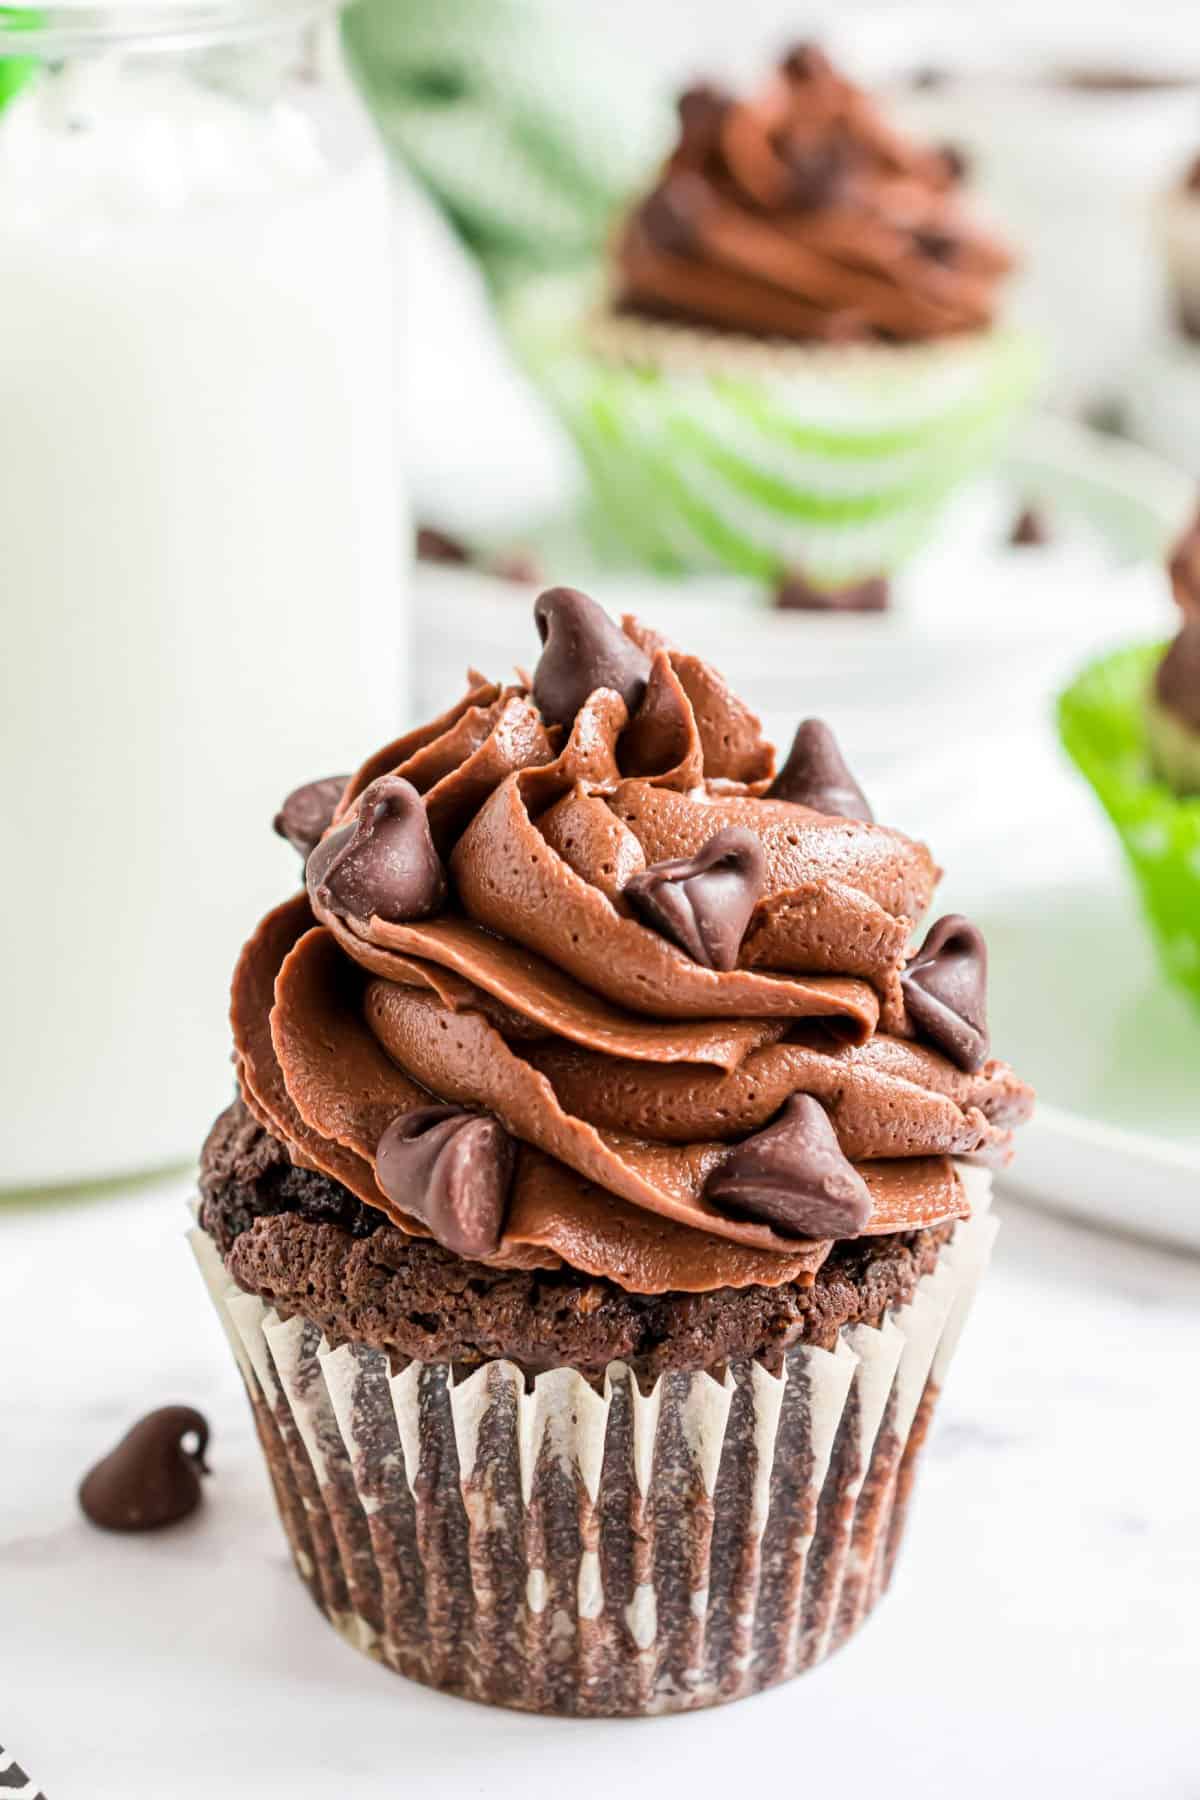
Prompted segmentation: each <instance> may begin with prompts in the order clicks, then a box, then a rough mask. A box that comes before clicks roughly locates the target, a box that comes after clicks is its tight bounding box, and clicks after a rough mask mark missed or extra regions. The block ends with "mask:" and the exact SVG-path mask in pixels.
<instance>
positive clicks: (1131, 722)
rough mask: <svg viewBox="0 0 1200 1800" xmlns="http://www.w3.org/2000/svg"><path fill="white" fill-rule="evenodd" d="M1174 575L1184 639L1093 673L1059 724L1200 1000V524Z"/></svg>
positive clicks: (1171, 959) (1179, 553) (1179, 550)
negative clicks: (1118, 836) (1110, 820)
mask: <svg viewBox="0 0 1200 1800" xmlns="http://www.w3.org/2000/svg"><path fill="white" fill-rule="evenodd" d="M1170 574H1171V585H1172V588H1173V590H1174V593H1175V598H1176V600H1177V601H1178V603H1179V606H1180V608H1181V610H1182V612H1183V624H1182V626H1181V627H1180V630H1179V633H1178V636H1177V637H1176V638H1175V639H1174V641H1173V642H1172V643H1171V644H1170V645H1169V646H1167V647H1166V648H1165V649H1164V647H1163V646H1162V645H1161V644H1151V645H1141V646H1138V647H1136V648H1133V649H1128V650H1121V651H1117V652H1116V653H1114V654H1112V655H1109V656H1106V657H1104V658H1103V659H1102V660H1101V661H1099V662H1097V663H1094V664H1093V665H1092V666H1091V667H1089V668H1088V669H1086V670H1084V672H1083V673H1082V674H1081V675H1080V676H1079V677H1078V679H1077V680H1076V681H1075V682H1074V683H1073V685H1072V686H1071V687H1070V688H1069V689H1068V690H1067V692H1066V693H1065V694H1064V695H1063V696H1062V699H1061V700H1060V702H1059V725H1060V729H1061V732H1062V737H1063V742H1064V743H1065V745H1066V747H1067V749H1068V750H1069V752H1070V753H1071V756H1072V757H1073V758H1074V760H1075V762H1076V763H1077V764H1078V766H1079V768H1080V769H1081V770H1082V771H1083V773H1084V774H1085V775H1086V776H1087V778H1088V780H1089V781H1090V782H1091V783H1092V786H1093V787H1094V788H1095V790H1096V792H1097V794H1098V795H1099V797H1100V800H1101V802H1102V803H1103V805H1104V808H1105V811H1106V812H1107V813H1108V815H1109V817H1110V818H1111V819H1112V821H1113V824H1114V825H1115V826H1116V827H1117V830H1118V831H1119V833H1120V835H1121V843H1122V845H1123V847H1124V850H1125V854H1126V856H1127V858H1128V860H1129V863H1130V866H1131V868H1132V869H1133V872H1134V875H1135V876H1136V878H1137V882H1138V886H1139V888H1140V890H1141V895H1142V901H1143V905H1144V907H1145V912H1146V917H1147V919H1148V921H1149V923H1150V926H1151V929H1152V931H1153V932H1154V936H1155V939H1156V942H1157V944H1158V948H1159V953H1160V956H1161V959H1162V965H1163V968H1164V970H1165V972H1166V973H1167V975H1168V976H1169V977H1170V978H1171V979H1172V980H1173V981H1175V982H1177V983H1178V984H1179V985H1180V986H1181V987H1183V988H1185V989H1186V990H1187V992H1188V993H1190V994H1191V996H1192V997H1193V999H1195V1000H1196V1001H1197V1002H1200V518H1198V519H1197V521H1196V522H1195V523H1194V524H1193V525H1192V527H1191V528H1190V530H1189V531H1188V532H1187V534H1186V535H1185V536H1184V537H1183V539H1182V540H1181V541H1180V543H1179V544H1178V545H1177V546H1176V549H1175V552H1174V554H1173V555H1172V558H1171V563H1170Z"/></svg>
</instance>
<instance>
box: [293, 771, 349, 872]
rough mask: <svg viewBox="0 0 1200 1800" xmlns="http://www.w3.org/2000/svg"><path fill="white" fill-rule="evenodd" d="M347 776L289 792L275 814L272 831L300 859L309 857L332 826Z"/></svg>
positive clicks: (336, 776)
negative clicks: (288, 845)
mask: <svg viewBox="0 0 1200 1800" xmlns="http://www.w3.org/2000/svg"><path fill="white" fill-rule="evenodd" d="M349 779H350V777H349V776H348V775H325V776H323V777H322V778H321V780H320V781H306V782H305V784H304V786H303V787H298V788H293V789H292V791H291V793H290V794H289V795H288V797H287V799H286V800H285V801H284V803H283V805H282V806H281V807H280V809H279V811H278V812H277V813H276V814H275V830H276V831H277V832H278V833H279V836H280V837H281V838H286V839H287V841H288V843H289V844H290V845H291V846H292V849H293V850H298V851H299V852H300V854H301V856H305V857H307V856H311V854H312V852H313V851H314V850H315V849H316V847H317V845H318V844H319V843H320V841H321V839H322V838H323V837H324V836H325V833H326V832H327V831H328V830H329V827H330V825H331V824H332V823H333V815H334V813H335V812H336V811H337V803H338V801H339V800H340V799H341V797H342V795H343V793H344V792H345V791H346V783H347V781H349Z"/></svg>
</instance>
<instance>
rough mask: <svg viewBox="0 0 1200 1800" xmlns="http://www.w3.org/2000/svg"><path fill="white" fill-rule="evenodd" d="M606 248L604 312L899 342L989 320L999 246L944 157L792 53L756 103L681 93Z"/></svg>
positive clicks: (720, 94) (810, 56) (819, 64)
mask: <svg viewBox="0 0 1200 1800" xmlns="http://www.w3.org/2000/svg"><path fill="white" fill-rule="evenodd" d="M679 116H680V137H679V142H678V145H677V147H676V149H675V151H674V152H673V154H672V155H671V157H670V158H669V159H668V161H667V163H666V165H665V167H664V169H663V171H662V174H661V176H660V178H659V180H658V183H657V185H656V186H655V188H654V190H653V191H652V192H651V193H650V194H649V195H648V197H647V198H646V199H645V200H643V201H642V203H641V204H640V205H639V206H638V207H637V209H636V211H635V212H634V213H633V215H632V217H631V218H630V219H629V221H628V223H627V225H626V227H625V229H624V232H623V233H622V236H621V238H620V242H619V244H618V247H617V296H616V298H617V304H618V306H619V308H620V309H621V310H623V311H626V312H633V313H639V314H643V315H648V316H651V317H656V318H665V319H670V320H675V321H679V322H681V323H687V324H692V325H697V326H700V327H705V328H709V329H718V330H731V331H736V332H742V333H748V334H751V335H753V336H756V337H777V338H786V339H793V340H800V341H807V340H824V341H833V342H848V341H862V340H872V339H876V340H877V339H883V340H887V341H893V342H901V343H909V342H916V341H920V340H925V339H936V338H942V337H947V336H950V335H952V334H954V333H958V332H964V331H974V330H979V329H981V328H983V327H986V326H987V325H989V324H990V323H991V321H992V318H993V314H994V311H995V305H996V292H997V287H998V284H999V281H1000V278H1001V277H1002V276H1003V275H1004V274H1006V273H1007V271H1008V270H1009V269H1010V267H1011V266H1012V265H1011V258H1010V256H1009V254H1008V252H1007V250H1006V249H1005V247H1004V246H1003V245H1002V244H1001V243H999V242H997V240H996V239H995V238H993V237H992V236H991V235H990V234H989V233H987V232H986V231H984V230H982V229H981V228H980V227H979V226H978V225H976V224H975V223H974V222H973V221H972V220H971V218H970V217H969V215H968V213H967V212H966V210H965V209H964V208H963V206H962V204H961V202H960V198H959V183H960V176H961V172H962V168H961V162H960V159H959V158H958V157H957V155H956V154H955V153H954V152H953V151H949V150H934V149H924V148H921V147H919V146H916V145H913V144H910V143H908V142H907V141H906V140H905V139H904V138H903V137H902V136H900V135H899V134H898V133H897V132H896V131H895V130H893V128H892V127H891V126H890V125H889V124H888V123H887V122H886V121H885V120H884V118H883V117H882V116H881V114H880V113H879V111H878V109H877V108H876V106H875V105H874V103H873V102H872V101H871V100H870V99H869V98H868V97H867V95H866V94H864V93H863V92H862V91H861V90H860V89H858V88H856V87H855V86H854V85H853V84H852V83H851V82H849V81H847V80H846V79H845V78H844V77H843V76H841V75H839V74H838V73H837V71H836V70H835V69H834V68H833V67H832V66H831V64H830V63H829V61H828V60H827V58H826V57H825V56H824V55H823V54H822V53H821V51H819V50H817V49H815V48H814V47H812V46H808V45H806V46H802V47H801V48H799V49H797V50H794V51H792V52H791V54H790V55H788V56H787V57H785V58H784V60H783V62H782V63H781V64H780V66H779V69H778V70H777V72H776V74H775V75H774V77H773V78H772V79H771V80H770V81H769V82H768V83H767V85H766V86H765V87H764V88H763V89H762V91H761V92H759V93H757V94H755V95H754V96H753V97H752V98H749V99H737V98H734V97H733V96H731V95H729V94H727V93H725V92H724V91H723V90H721V89H719V88H715V87H698V88H693V89H691V90H690V91H689V92H687V93H685V94H684V95H683V97H682V99H681V101H680V104H679Z"/></svg>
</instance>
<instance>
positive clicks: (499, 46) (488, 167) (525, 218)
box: [345, 0, 672, 284]
mask: <svg viewBox="0 0 1200 1800" xmlns="http://www.w3.org/2000/svg"><path fill="white" fill-rule="evenodd" d="M345 31H346V42H347V46H348V49H349V53H350V56H351V59H352V61H353V63H354V66H355V68H356V70H357V72H358V75H359V78H360V80H361V81H362V83H363V86H364V88H365V90H366V93H367V96H368V99H369V100H370V102H371V104H372V106H373V108H374V111H375V114H376V117H377V119H378V121H379V124H380V126H381V128H382V130H383V133H384V136H385V137H386V139H387V141H388V143H389V145H390V147H391V149H392V151H393V152H394V153H395V154H396V155H397V156H399V157H400V158H401V159H402V160H403V161H404V162H405V163H407V164H408V166H409V167H410V168H411V169H413V170H414V171H415V172H416V174H417V175H418V176H419V177H420V178H421V179H422V180H423V181H424V182H425V183H426V185H427V186H428V187H429V188H430V189H431V190H432V192H433V193H434V194H435V195H436V197H437V198H438V200H439V201H440V202H441V204H442V205H443V207H444V208H445V209H446V211H447V213H448V214H449V215H450V217H451V219H452V220H453V221H454V223H455V225H456V226H457V227H458V229H459V231H460V232H461V233H462V235H463V237H464V238H465V239H466V241H467V242H468V243H469V244H470V246H471V247H472V249H473V250H474V251H475V252H476V253H477V255H478V256H479V257H480V259H481V260H482V261H483V263H484V265H485V267H486V268H487V271H488V273H489V275H490V276H491V277H492V279H493V280H494V281H496V282H497V283H498V284H503V283H505V282H507V281H508V280H510V279H514V278H519V277H520V276H522V275H524V274H528V273H532V272H536V271H542V270H547V269H555V268H563V267H570V266H572V265H574V264H578V263H580V262H581V261H584V260H586V259H587V258H589V257H591V256H594V255H595V254H596V252H597V251H598V250H599V249H600V247H601V246H602V244H603V242H604V238H605V234H606V232H607V231H608V230H609V228H610V225H611V222H612V220H613V218H614V216H615V214H616V213H617V212H618V211H619V209H620V207H621V206H622V204H623V202H625V201H626V200H627V199H628V197H629V195H630V194H631V193H632V192H633V191H635V190H636V189H637V188H638V186H639V185H640V184H642V183H643V182H644V181H645V179H646V177H647V175H648V174H649V173H650V171H651V170H652V169H653V167H654V166H655V164H656V162H657V161H658V159H659V158H660V157H661V155H662V154H663V153H664V152H665V150H666V148H667V147H668V145H669V142H670V138H671V135H672V116H671V111H670V107H669V105H668V104H667V101H666V100H665V98H664V97H663V96H662V95H661V94H660V93H659V92H658V91H657V90H656V86H655V84H654V82H653V81H652V80H651V79H650V77H649V75H648V74H647V72H646V71H645V70H644V69H642V68H641V67H640V66H639V64H638V63H637V60H636V58H630V57H628V56H626V57H624V58H622V57H619V56H617V55H616V53H615V52H614V51H613V50H612V48H611V47H610V45H609V43H608V42H607V40H606V38H605V36H604V30H603V11H602V9H601V8H599V7H595V8H593V9H589V11H588V12H586V13H585V12H584V11H583V9H578V10H577V9H575V8H565V7H564V6H563V5H562V4H561V3H560V0H359V3H358V4H357V5H355V6H353V7H352V8H351V10H350V12H349V13H348V14H347V16H346V22H345Z"/></svg>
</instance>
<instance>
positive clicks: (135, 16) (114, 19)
mask: <svg viewBox="0 0 1200 1800" xmlns="http://www.w3.org/2000/svg"><path fill="white" fill-rule="evenodd" d="M342 4H343V0H115V3H111V4H108V5H94V4H77V3H76V0H59V3H58V4H56V5H51V6H12V5H0V63H2V62H3V61H4V59H5V58H6V57H33V58H35V59H38V60H45V61H53V60H55V59H56V58H59V57H65V56H77V55H81V54H87V53H89V52H94V51H100V50H122V49H123V50H135V49H136V50H142V49H146V50H156V49H162V50H200V49H204V48H207V47H211V46H212V45H216V44H233V43H247V42H251V41H253V40H254V39H255V38H267V37H274V36H276V35H277V34H279V33H282V32H286V31H290V30H294V29H296V27H298V26H300V25H303V24H305V23H307V22H309V21H310V20H312V19H315V18H319V17H320V16H321V15H322V14H323V13H331V12H335V11H338V10H340V8H341V6H342Z"/></svg>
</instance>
